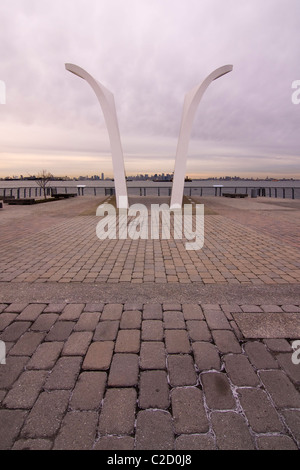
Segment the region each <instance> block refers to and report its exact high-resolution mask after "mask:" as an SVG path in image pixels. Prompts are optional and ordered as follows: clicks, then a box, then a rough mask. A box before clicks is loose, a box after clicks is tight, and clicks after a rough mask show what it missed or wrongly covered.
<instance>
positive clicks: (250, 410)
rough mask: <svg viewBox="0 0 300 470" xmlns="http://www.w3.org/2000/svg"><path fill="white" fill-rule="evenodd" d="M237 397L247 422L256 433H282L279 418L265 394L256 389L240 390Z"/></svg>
mask: <svg viewBox="0 0 300 470" xmlns="http://www.w3.org/2000/svg"><path fill="white" fill-rule="evenodd" d="M238 395H239V399H240V403H241V406H242V408H243V410H244V413H245V414H246V417H247V419H248V422H249V424H250V426H251V428H252V429H253V431H254V432H256V433H269V432H281V431H283V426H282V423H281V421H280V419H279V416H278V414H277V412H276V410H275V408H274V407H273V405H272V404H271V402H270V400H269V399H268V396H267V394H266V392H264V391H263V390H261V389H256V388H240V389H238Z"/></svg>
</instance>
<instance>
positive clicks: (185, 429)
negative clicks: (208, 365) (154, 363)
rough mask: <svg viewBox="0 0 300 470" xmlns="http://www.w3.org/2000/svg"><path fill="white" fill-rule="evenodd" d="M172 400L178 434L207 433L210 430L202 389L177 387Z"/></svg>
mask: <svg viewBox="0 0 300 470" xmlns="http://www.w3.org/2000/svg"><path fill="white" fill-rule="evenodd" d="M171 400H172V410H173V423H174V429H175V432H176V434H194V433H205V432H207V431H208V430H209V422H208V419H207V416H206V412H205V409H204V404H203V394H202V391H201V390H199V389H198V388H196V387H187V388H175V389H173V390H172V394H171Z"/></svg>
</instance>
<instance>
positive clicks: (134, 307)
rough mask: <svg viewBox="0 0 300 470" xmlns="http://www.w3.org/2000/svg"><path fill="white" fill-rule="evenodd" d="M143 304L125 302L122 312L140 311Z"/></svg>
mask: <svg viewBox="0 0 300 470" xmlns="http://www.w3.org/2000/svg"><path fill="white" fill-rule="evenodd" d="M142 309H143V304H142V303H141V302H125V304H124V311H127V310H140V311H141V310H142Z"/></svg>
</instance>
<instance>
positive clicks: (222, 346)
mask: <svg viewBox="0 0 300 470" xmlns="http://www.w3.org/2000/svg"><path fill="white" fill-rule="evenodd" d="M212 336H213V339H214V342H215V345H216V346H217V348H218V350H219V351H220V352H221V353H223V354H228V353H241V352H242V348H241V346H240V344H239V342H238V340H237V339H236V336H235V335H234V333H233V332H232V331H230V330H213V331H212Z"/></svg>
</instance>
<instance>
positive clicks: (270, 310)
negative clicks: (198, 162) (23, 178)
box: [0, 197, 300, 450]
mask: <svg viewBox="0 0 300 470" xmlns="http://www.w3.org/2000/svg"><path fill="white" fill-rule="evenodd" d="M97 202H98V201H96V200H95V199H92V198H85V197H84V198H76V200H75V199H74V200H68V201H58V202H55V203H49V204H44V205H43V206H44V207H40V206H39V207H34V208H32V207H20V208H18V207H10V206H5V208H4V209H3V211H2V212H1V214H0V227H1V234H2V236H1V247H0V254H1V256H0V259H1V262H0V266H1V269H0V280H1V282H0V340H1V341H3V342H4V343H5V346H6V364H5V365H4V364H3V365H0V448H1V449H13V450H18V449H32V450H37V449H45V450H48V449H49V450H50V449H95V450H104V449H106V450H114V449H116V450H118V449H119V450H145V449H148V450H152V449H153V450H205V449H270V450H271V449H291V450H292V449H299V448H300V393H299V390H300V388H299V387H300V364H299V365H297V364H295V363H294V362H293V361H292V355H293V349H292V343H293V341H294V340H297V339H300V291H299V281H300V269H299V267H300V251H299V245H300V243H299V224H300V220H299V209H300V205H299V202H298V201H287V200H285V201H283V200H278V201H275V200H271V199H270V200H265V199H263V198H259V199H258V200H248V201H247V200H231V201H227V200H224V198H205V199H202V200H201V202H204V204H205V207H206V215H205V245H204V248H203V249H202V250H199V251H194V252H188V251H186V250H185V248H184V242H183V241H180V240H173V239H172V240H154V241H152V240H143V241H141V240H140V241H139V240H106V241H100V240H98V239H97V237H96V236H95V228H96V224H97V218H96V217H95V216H94V215H92V214H93V212H91V211H93V210H95V207H96V206H97ZM46 206H47V207H46ZM299 356H300V354H299V355H298V357H299Z"/></svg>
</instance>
